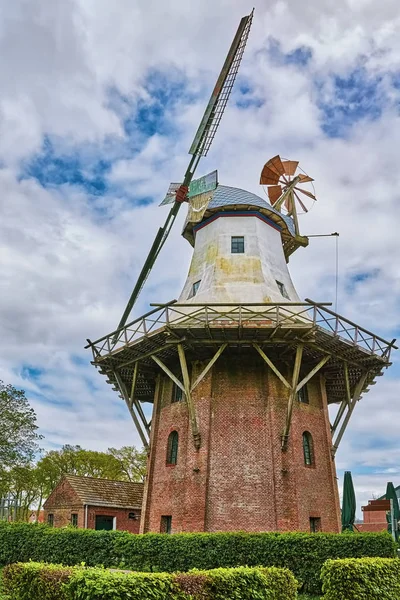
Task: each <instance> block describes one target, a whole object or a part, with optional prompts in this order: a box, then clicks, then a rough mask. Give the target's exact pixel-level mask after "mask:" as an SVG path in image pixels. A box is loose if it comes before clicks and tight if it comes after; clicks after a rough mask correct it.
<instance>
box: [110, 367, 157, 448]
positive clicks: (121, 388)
mask: <svg viewBox="0 0 400 600" xmlns="http://www.w3.org/2000/svg"><path fill="white" fill-rule="evenodd" d="M113 373H114V377H115V379H116V381H117V383H118V387H119V391H120V392H121V395H122V397H123V399H124V400H125V403H126V405H127V407H128V410H129V412H130V414H131V417H132V420H133V422H134V424H135V427H136V429H137V432H138V434H139V436H140V439H141V440H142V444H143V446H144V447H145V448H146V450H148V449H149V441H148V439H147V437H146V434H145V433H144V431H143V429H142V426H141V425H140V421H139V419H138V417H137V415H136V413H135V411H134V409H133V406H131V405H130V402H129V396H128V391H127V389H126V386H125V384H124V382H123V380H122V378H121V376H120V374H119V373H118V372H117V371H113Z"/></svg>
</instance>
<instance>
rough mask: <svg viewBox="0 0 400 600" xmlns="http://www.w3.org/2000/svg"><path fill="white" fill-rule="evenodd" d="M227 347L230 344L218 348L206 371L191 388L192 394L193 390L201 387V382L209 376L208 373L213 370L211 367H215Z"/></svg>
mask: <svg viewBox="0 0 400 600" xmlns="http://www.w3.org/2000/svg"><path fill="white" fill-rule="evenodd" d="M227 345H228V344H222V346H221V347H220V348H218V350H217V352H216V353H215V354H214V356H213V357H212V359H211V360H210V362H209V363H208V364H207V366H206V367H205V369H204V370H203V371H202V372H201V373H200V375H199V376H198V378H197V379H196V381H195V382H194V383H193V384H192V387H191V388H190V391H191V392H193V390H194V389H195V388H196V387H197V386H198V385H199V383H200V381H202V379H204V377H205V376H206V375H207V373H208V371H209V370H210V369H211V367H212V366H213V365H214V363H215V362H216V361H217V360H218V358H219V357H220V356H221V354H222V353H223V351H224V350H225V348H226V347H227Z"/></svg>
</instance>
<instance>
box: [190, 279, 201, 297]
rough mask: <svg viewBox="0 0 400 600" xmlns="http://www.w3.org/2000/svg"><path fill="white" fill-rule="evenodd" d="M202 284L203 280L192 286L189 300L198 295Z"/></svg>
mask: <svg viewBox="0 0 400 600" xmlns="http://www.w3.org/2000/svg"><path fill="white" fill-rule="evenodd" d="M200 283H201V279H199V281H196V282H195V283H194V284H193V285H192V289H191V290H190V294H189V296H188V298H193V296H195V295H196V294H197V290H198V289H199V287H200Z"/></svg>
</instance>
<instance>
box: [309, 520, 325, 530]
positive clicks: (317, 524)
mask: <svg viewBox="0 0 400 600" xmlns="http://www.w3.org/2000/svg"><path fill="white" fill-rule="evenodd" d="M320 531H322V527H321V517H310V533H319V532H320Z"/></svg>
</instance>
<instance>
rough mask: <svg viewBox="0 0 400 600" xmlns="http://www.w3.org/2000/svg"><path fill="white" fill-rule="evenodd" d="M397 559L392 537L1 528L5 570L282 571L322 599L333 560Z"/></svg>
mask: <svg viewBox="0 0 400 600" xmlns="http://www.w3.org/2000/svg"><path fill="white" fill-rule="evenodd" d="M367 556H372V557H376V556H378V557H384V558H392V557H394V556H395V544H394V542H393V540H392V538H391V537H390V535H389V534H387V533H362V534H347V535H342V534H328V533H317V534H315V533H314V534H307V533H179V534H174V535H165V534H155V533H148V534H145V535H133V534H130V533H126V532H121V531H93V530H89V529H86V530H85V529H73V528H66V529H55V528H52V527H48V526H47V525H33V524H25V523H24V524H15V525H14V524H0V564H3V565H4V564H9V563H12V562H26V561H28V560H34V561H37V562H51V563H56V564H64V565H79V564H81V563H82V562H83V563H85V564H86V565H87V566H100V565H102V566H104V567H119V568H126V569H132V570H135V571H142V572H143V571H146V572H164V571H166V572H174V571H190V569H193V568H196V569H202V570H205V569H206V570H209V569H215V568H220V567H224V568H226V567H238V566H251V567H253V566H255V567H256V566H275V567H286V568H288V569H290V570H291V571H293V573H294V575H295V577H296V578H297V579H298V580H299V581H300V583H301V584H302V585H303V590H304V591H307V592H310V593H314V594H318V593H320V592H321V580H320V571H321V567H322V565H323V564H324V562H325V561H326V560H327V559H330V558H349V557H354V558H362V557H367Z"/></svg>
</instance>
